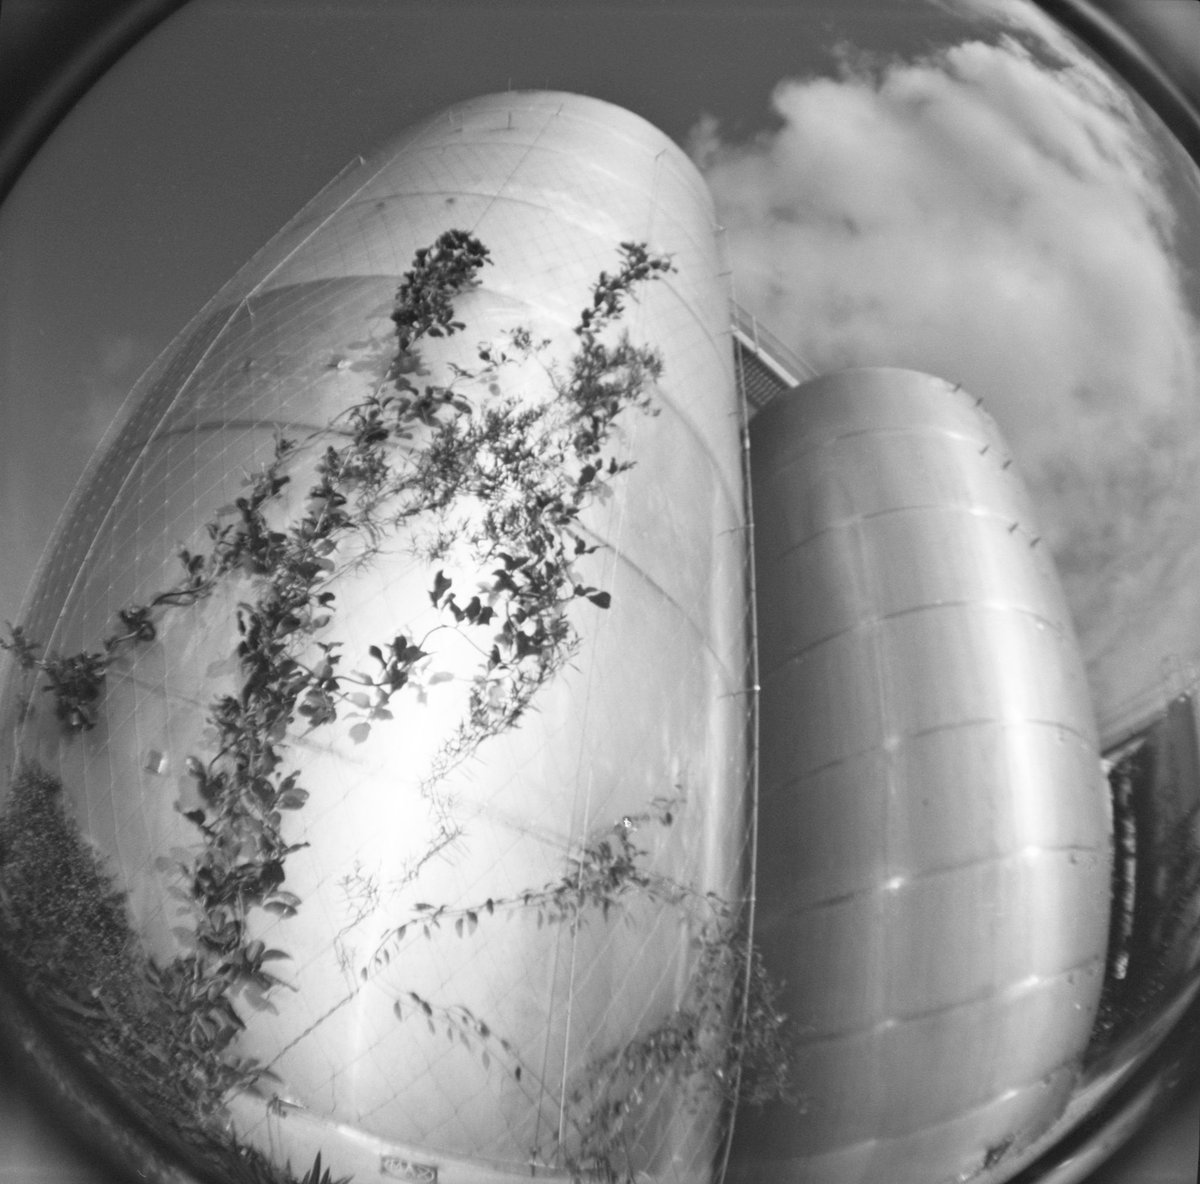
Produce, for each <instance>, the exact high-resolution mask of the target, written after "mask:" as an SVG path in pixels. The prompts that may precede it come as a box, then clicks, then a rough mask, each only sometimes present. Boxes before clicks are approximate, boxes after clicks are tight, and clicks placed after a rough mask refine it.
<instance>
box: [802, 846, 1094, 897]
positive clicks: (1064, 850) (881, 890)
mask: <svg viewBox="0 0 1200 1184" xmlns="http://www.w3.org/2000/svg"><path fill="white" fill-rule="evenodd" d="M1071 852H1078V853H1080V854H1084V855H1095V854H1096V848H1095V847H1087V846H1084V845H1082V844H1079V843H1072V844H1064V845H1062V846H1056V847H1046V846H1041V845H1039V844H1037V843H1030V844H1028V845H1026V846H1025V847H1022V848H1021V849H1020V850H1018V851H1010V852H1007V853H1005V854H1002V855H1001V854H996V855H985V856H981V857H980V858H978V859H968V860H966V861H964V862H963V863H950V864H946V865H945V866H943V867H936V868H927V869H926V870H924V871H920V872H913V873H912V874H907V875H900V874H897V875H896V876H893V877H891V879H901V880H902V881H903V883H900V884H892V883H890V882H889V881H886V880H885V881H883V882H881V883H878V884H873V885H871V886H870V887H867V888H857V889H855V890H853V891H851V892H839V893H838V894H837V895H836V896H823V897H818V898H817V899H815V900H807V901H805V903H804V905H803V910H804V911H805V912H808V911H810V910H811V911H813V912H815V911H817V910H818V909H826V908H833V907H834V906H835V905H840V904H848V903H850V901H852V900H864V899H866V898H868V897H871V896H882V895H884V894H885V893H893V892H900V891H902V890H903V889H904V888H906V887H907V886H908V885H909V884H918V883H922V882H924V881H925V880H930V879H936V878H937V877H938V876H950V875H954V874H956V873H958V872H963V871H966V870H967V869H969V868H975V867H990V866H998V865H1002V864H1006V863H1016V862H1018V861H1019V860H1022V859H1029V858H1031V857H1032V856H1033V854H1034V853H1037V854H1038V855H1057V854H1067V855H1069V854H1070V853H1071ZM781 899H783V900H787V896H786V895H784V896H783V897H782V898H781Z"/></svg>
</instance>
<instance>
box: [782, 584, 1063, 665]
mask: <svg viewBox="0 0 1200 1184" xmlns="http://www.w3.org/2000/svg"><path fill="white" fill-rule="evenodd" d="M945 608H971V609H987V610H989V611H994V612H998V613H1003V614H1004V615H1005V616H1007V617H1017V616H1019V617H1024V618H1027V619H1029V620H1031V621H1034V622H1035V623H1037V624H1042V625H1045V626H1046V628H1047V629H1049V630H1050V631H1051V632H1053V633H1054V634H1056V635H1057V636H1059V637H1067V636H1068V635H1067V631H1066V628H1065V626H1064V625H1063V623H1062V622H1061V621H1055V620H1053V619H1051V618H1050V617H1045V616H1043V615H1042V614H1041V613H1039V612H1035V611H1034V610H1033V609H1031V608H1026V607H1025V606H1024V605H1020V604H1013V603H1007V604H1006V603H1004V602H1001V601H988V600H936V601H933V602H931V603H929V604H913V605H909V606H908V607H906V608H898V609H893V610H892V611H891V612H889V613H880V614H878V615H877V616H873V617H867V616H863V617H859V618H858V619H856V620H855V621H854V622H853V623H851V624H849V625H846V626H845V627H844V628H841V629H838V630H837V631H836V632H834V633H827V634H825V636H823V637H819V638H817V639H816V640H815V641H810V642H809V643H808V644H807V645H806V646H805V647H804V648H803V649H802V650H797V651H796V652H795V653H793V654H789V655H788V656H787V658H786V659H784V661H783V662H782V663H780V664H779V665H778V666H775V667H773V668H772V673H773V672H774V671H775V670H782V669H783V668H784V667H785V666H787V665H788V663H790V662H792V661H794V660H795V659H796V658H801V657H803V656H804V655H806V654H808V653H809V652H810V651H812V650H814V649H819V648H820V647H821V646H823V645H828V644H829V642H831V641H836V640H837V639H838V638H840V637H846V636H848V635H850V634H851V633H855V632H858V631H859V630H863V629H867V628H869V627H871V626H874V625H881V624H883V623H884V622H885V621H894V620H897V619H898V618H900V617H912V616H916V615H917V614H919V613H933V612H937V611H939V610H940V609H945Z"/></svg>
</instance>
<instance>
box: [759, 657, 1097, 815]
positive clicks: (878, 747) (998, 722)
mask: <svg viewBox="0 0 1200 1184" xmlns="http://www.w3.org/2000/svg"><path fill="white" fill-rule="evenodd" d="M772 673H773V672H772V671H768V672H767V673H765V674H764V675H763V677H762V682H763V683H764V684H765V683H766V682H767V681H768V680H769V679H770V677H771V674H772ZM981 726H1000V727H1005V728H1009V727H1019V728H1024V727H1029V726H1033V727H1038V728H1053V729H1055V730H1056V731H1057V732H1059V733H1060V735H1067V736H1071V737H1073V738H1074V739H1075V740H1077V741H1078V742H1079V745H1080V747H1081V748H1083V749H1085V750H1086V751H1088V752H1091V751H1093V750H1094V749H1095V748H1096V737H1095V736H1094V735H1090V734H1088V733H1085V732H1081V731H1080V730H1079V729H1078V728H1075V727H1072V726H1071V725H1070V724H1065V723H1062V722H1061V721H1059V720H1052V719H1007V718H1001V717H986V718H973V719H966V720H955V721H953V722H951V723H946V724H933V725H932V726H930V727H928V728H920V729H919V730H918V731H915V732H906V733H904V735H903V736H902V737H900V739H901V741H904V740H914V739H917V738H918V737H921V736H932V735H936V734H937V733H938V732H951V731H954V730H955V729H956V728H975V727H981ZM892 751H893V749H892V748H891V747H889V746H888V744H887V743H886V741H885V742H882V743H879V744H874V745H871V746H870V747H868V748H856V749H855V750H854V751H853V752H848V753H846V754H845V755H844V756H839V757H837V758H836V759H835V760H832V761H825V762H824V763H823V764H820V765H813V766H811V767H810V768H805V769H801V770H800V772H799V774H798V775H797V776H795V777H794V778H792V779H790V780H788V781H783V782H776V783H775V784H773V785H771V784H768V785H766V786H765V787H764V790H763V792H764V794H773V793H775V792H777V791H778V790H781V789H784V788H787V787H791V786H795V785H798V784H800V783H801V782H802V781H805V780H807V779H808V778H810V777H812V776H815V775H816V774H818V773H824V772H827V771H828V770H830V769H836V768H837V767H838V766H839V765H844V764H848V763H849V762H850V761H854V760H858V759H859V758H860V757H864V756H870V755H871V754H872V753H876V752H887V753H890V752H892ZM1099 763H1100V757H1099V753H1098V752H1097V754H1096V764H1097V768H1099Z"/></svg>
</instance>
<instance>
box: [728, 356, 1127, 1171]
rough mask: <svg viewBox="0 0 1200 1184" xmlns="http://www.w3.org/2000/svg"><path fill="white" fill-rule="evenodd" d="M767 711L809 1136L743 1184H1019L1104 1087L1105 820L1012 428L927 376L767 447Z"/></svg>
mask: <svg viewBox="0 0 1200 1184" xmlns="http://www.w3.org/2000/svg"><path fill="white" fill-rule="evenodd" d="M751 430H752V449H751V458H752V460H751V465H752V473H753V506H754V516H755V551H756V567H757V572H758V576H757V583H758V606H759V626H758V633H759V660H760V669H761V671H762V673H761V683H762V692H761V694H762V706H761V710H762V728H761V737H762V747H761V762H762V781H761V794H760V807H759V808H760V840H759V849H758V872H759V875H758V882H757V891H758V909H757V928H756V936H757V939H758V941H759V942H760V943H761V946H762V948H763V950H764V952H765V956H766V959H767V963H768V966H769V967H770V968H771V969H772V970H773V971H774V972H775V973H776V974H777V975H778V977H779V978H781V979H784V980H786V983H787V986H786V989H785V993H784V998H783V1005H784V1007H785V1009H786V1010H787V1011H788V1013H789V1014H790V1016H791V1018H792V1020H793V1021H794V1022H795V1024H796V1025H797V1026H798V1032H799V1036H798V1049H797V1056H796V1078H797V1083H798V1086H799V1088H800V1089H801V1090H802V1091H803V1092H804V1094H805V1095H806V1097H805V1104H804V1107H803V1110H802V1111H801V1112H798V1111H797V1110H795V1109H792V1108H789V1107H786V1106H784V1105H782V1104H779V1105H773V1106H769V1107H767V1108H766V1109H765V1110H763V1111H762V1112H761V1113H755V1112H753V1111H750V1112H746V1113H743V1114H741V1115H739V1118H738V1123H737V1128H736V1133H735V1148H734V1156H733V1169H732V1171H731V1175H730V1178H731V1179H736V1180H742V1181H758V1180H772V1181H779V1182H781V1184H782V1182H785V1181H788V1182H800V1181H805V1182H812V1184H850V1182H854V1184H867V1182H875V1181H878V1182H879V1184H938V1182H942V1181H946V1182H949V1181H951V1180H965V1179H972V1180H975V1179H980V1180H993V1181H996V1180H1001V1179H1005V1178H1007V1176H1008V1175H1010V1174H1011V1172H1012V1170H1015V1166H1014V1164H1015V1159H1016V1158H1017V1156H1018V1154H1019V1152H1020V1151H1021V1150H1022V1149H1023V1148H1025V1147H1027V1146H1029V1145H1030V1144H1031V1143H1032V1142H1033V1141H1034V1140H1036V1139H1037V1137H1038V1136H1039V1135H1041V1134H1042V1133H1044V1132H1045V1131H1046V1130H1047V1129H1049V1128H1050V1127H1051V1125H1052V1124H1053V1122H1054V1120H1055V1119H1056V1118H1057V1117H1058V1116H1059V1115H1060V1113H1061V1112H1062V1111H1063V1109H1064V1107H1065V1105H1066V1103H1067V1101H1068V1098H1069V1096H1070V1094H1071V1092H1072V1089H1073V1088H1074V1087H1075V1085H1076V1083H1077V1081H1078V1078H1079V1067H1080V1063H1081V1059H1082V1056H1083V1053H1084V1050H1085V1047H1086V1045H1087V1043H1088V1038H1089V1034H1090V1032H1091V1029H1092V1025H1093V1022H1094V1019H1095V1015H1096V1009H1097V1003H1098V998H1099V994H1100V987H1101V980H1102V976H1103V971H1104V959H1105V949H1106V941H1107V930H1108V915H1109V873H1110V827H1111V822H1110V812H1109V811H1110V807H1109V799H1108V792H1107V786H1106V783H1105V780H1104V777H1103V774H1102V772H1101V765H1100V759H1099V753H1098V748H1097V741H1096V734H1095V728H1094V724H1093V721H1092V715H1091V708H1090V703H1089V699H1088V694H1087V688H1086V684H1085V681H1084V676H1083V671H1082V666H1081V662H1080V659H1079V656H1078V653H1077V649H1076V643H1075V640H1074V636H1073V632H1072V628H1071V623H1070V619H1069V616H1068V614H1067V611H1066V609H1065V607H1064V603H1063V600H1062V597H1061V594H1060V591H1059V588H1058V584H1057V579H1056V576H1055V572H1054V569H1053V565H1052V562H1051V559H1050V556H1049V553H1048V549H1047V548H1046V546H1045V545H1044V544H1043V543H1042V541H1041V539H1040V538H1039V536H1038V532H1037V527H1036V525H1035V518H1034V515H1033V513H1032V511H1031V508H1030V506H1029V503H1028V500H1027V498H1026V495H1025V493H1024V491H1023V488H1022V485H1021V482H1020V481H1019V479H1018V478H1017V476H1016V475H1015V472H1014V467H1013V465H1012V463H1011V458H1010V455H1009V453H1008V450H1007V448H1006V447H1005V444H1004V441H1003V439H1002V438H1001V437H1000V435H999V433H998V431H997V429H996V427H995V425H994V424H993V423H992V421H991V420H990V419H989V418H988V417H987V415H986V414H985V413H984V412H983V411H982V410H981V409H979V407H978V406H977V402H976V400H975V399H973V398H971V397H970V396H969V395H968V394H966V393H965V392H963V391H961V390H960V389H958V388H957V387H952V386H951V384H949V383H946V382H943V381H942V380H940V379H935V378H931V377H929V376H926V375H923V374H918V373H914V372H910V371H904V370H894V369H862V370H850V371H845V372H842V373H837V374H832V375H828V376H826V377H823V378H820V379H817V380H814V381H812V382H810V383H807V384H805V385H803V386H800V387H798V388H796V389H794V390H792V391H791V392H789V393H788V394H787V395H785V396H783V397H781V398H780V399H778V400H776V401H774V402H773V403H771V404H770V405H768V406H767V407H766V409H764V410H763V411H762V412H760V413H759V415H758V416H757V417H756V418H755V419H754V421H753V423H752V429H751Z"/></svg>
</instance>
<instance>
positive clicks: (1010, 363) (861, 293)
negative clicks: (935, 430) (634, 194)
mask: <svg viewBox="0 0 1200 1184" xmlns="http://www.w3.org/2000/svg"><path fill="white" fill-rule="evenodd" d="M959 3H960V6H961V3H962V0H959ZM971 3H972V6H973V7H975V8H976V9H981V8H982V9H986V10H988V12H989V13H990V14H991V15H992V16H993V17H998V18H1002V19H1003V20H1004V21H1006V22H1007V23H1010V24H1011V23H1013V22H1014V21H1015V20H1016V17H1017V15H1018V14H1019V13H1024V12H1026V11H1027V9H1026V8H1025V7H1023V6H1019V5H1016V4H1014V3H1011V2H1009V0H971ZM1038 19H1039V20H1041V21H1044V22H1045V23H1044V26H1042V25H1039V24H1036V23H1035V24H1034V25H1033V26H1029V27H1027V28H1026V30H1025V31H1027V32H1028V31H1030V30H1032V32H1033V33H1034V34H1036V37H1035V40H1038V41H1039V43H1040V44H1042V45H1043V46H1044V47H1045V48H1046V49H1047V50H1049V51H1051V53H1052V57H1053V60H1052V61H1050V62H1047V61H1046V60H1043V57H1042V56H1040V55H1039V56H1035V54H1034V52H1033V51H1032V50H1031V49H1030V48H1029V47H1028V45H1027V44H1026V43H1025V42H1026V40H1028V38H1026V39H1024V40H1022V39H1018V38H1017V37H1016V36H1015V35H1013V34H1012V33H1008V32H1006V33H1004V34H1003V35H1001V36H1000V38H999V40H998V41H996V42H995V43H988V42H984V41H981V40H971V41H966V42H963V43H961V44H958V45H955V46H953V47H952V48H949V49H946V50H944V51H942V52H939V53H937V54H935V55H932V56H930V57H928V58H925V59H922V60H919V61H915V62H890V63H882V64H880V63H874V64H873V63H871V62H870V61H867V62H863V61H852V60H851V59H850V58H849V57H847V58H846V59H844V61H843V64H842V71H841V74H840V76H839V77H837V78H836V79H813V80H805V81H786V82H782V83H780V85H779V86H778V87H777V89H776V91H775V94H774V96H773V103H774V107H775V111H776V113H777V115H778V116H779V118H780V120H781V124H782V125H781V127H780V128H779V130H777V131H775V132H773V133H771V134H768V135H766V136H764V137H762V138H760V139H758V140H757V141H755V142H753V143H751V144H742V145H736V144H727V143H724V142H722V140H721V138H720V135H719V129H718V128H716V127H715V125H714V124H713V122H712V121H711V120H708V121H703V122H702V123H701V124H700V125H699V126H698V127H697V129H696V131H695V133H694V135H693V142H692V149H693V152H694V154H695V156H696V158H697V160H698V161H699V162H700V163H701V165H702V167H704V169H705V171H706V174H707V177H708V180H709V183H710V185H711V186H712V189H713V191H714V194H715V196H716V199H717V204H718V210H719V212H720V216H721V219H722V221H723V222H724V224H725V225H726V226H727V227H728V230H729V235H730V246H731V251H732V254H733V258H734V265H735V269H736V272H737V276H738V288H739V292H738V295H739V299H740V300H741V301H742V303H743V304H745V305H746V306H747V307H749V308H750V309H751V311H753V312H755V313H756V315H758V316H759V317H760V318H761V319H762V320H763V321H764V323H765V324H766V326H767V327H768V328H769V329H770V330H771V331H772V332H774V333H775V334H776V335H777V336H779V337H780V338H781V339H782V340H783V341H784V342H785V343H786V344H787V345H789V346H791V347H792V348H793V349H795V350H796V351H797V352H798V353H800V354H801V355H802V356H803V357H805V358H806V359H808V360H810V361H811V362H813V363H814V364H815V365H816V367H817V368H818V369H819V370H823V371H824V370H832V369H836V368H840V367H843V366H847V365H870V364H878V365H899V366H909V367H913V368H917V369H924V370H928V371H931V372H933V373H936V374H940V375H942V376H944V377H946V378H948V379H951V380H954V381H958V382H961V383H962V384H963V385H964V386H965V387H966V388H967V389H969V390H971V391H972V392H974V393H976V394H979V395H982V396H983V397H984V399H985V402H986V405H987V407H988V409H989V410H990V411H991V412H992V414H993V415H994V416H995V417H996V419H997V420H998V421H999V423H1000V425H1001V427H1002V429H1003V430H1004V431H1005V433H1006V435H1007V436H1008V438H1009V440H1010V442H1011V443H1012V445H1013V448H1014V452H1015V453H1016V456H1017V459H1018V463H1019V464H1020V466H1021V468H1022V471H1023V473H1024V475H1025V477H1026V480H1027V481H1028V483H1029V484H1030V486H1031V488H1032V490H1033V492H1034V495H1035V498H1036V499H1037V501H1038V503H1039V506H1040V507H1041V512H1042V519H1043V523H1042V525H1043V528H1044V530H1045V532H1046V534H1047V536H1048V537H1049V539H1050V540H1051V542H1052V545H1053V546H1054V548H1055V552H1056V554H1057V556H1058V559H1059V564H1060V570H1061V571H1062V574H1063V577H1064V583H1065V585H1066V587H1067V592H1068V597H1069V599H1070V601H1071V603H1072V606H1073V609H1074V611H1075V614H1076V619H1077V624H1078V625H1079V627H1080V632H1081V637H1082V640H1083V642H1084V648H1085V654H1086V656H1087V657H1088V658H1089V660H1091V662H1092V663H1093V666H1094V667H1097V666H1098V665H1100V664H1103V662H1104V661H1105V660H1106V655H1107V656H1108V657H1111V653H1110V651H1111V648H1112V646H1113V645H1114V643H1115V638H1116V637H1117V635H1118V634H1128V633H1129V632H1130V630H1131V629H1135V630H1136V627H1137V620H1136V618H1137V617H1138V616H1139V615H1140V616H1141V617H1142V618H1144V619H1145V621H1146V625H1147V628H1149V625H1150V622H1151V620H1153V621H1154V623H1155V625H1156V627H1161V625H1162V622H1161V620H1159V616H1160V614H1161V612H1162V608H1163V602H1164V597H1166V598H1168V599H1169V598H1170V597H1174V600H1173V601H1172V607H1171V612H1172V613H1173V614H1174V617H1175V619H1176V623H1177V627H1176V628H1175V629H1174V632H1173V633H1172V637H1171V639H1170V640H1164V641H1163V642H1162V645H1164V646H1169V647H1179V646H1180V645H1183V644H1184V642H1183V641H1181V640H1180V639H1181V638H1184V639H1186V644H1187V646H1188V647H1189V648H1190V649H1191V650H1195V649H1196V648H1198V646H1197V641H1198V640H1200V634H1198V633H1197V632H1196V630H1197V628H1200V610H1198V609H1197V604H1196V597H1195V595H1194V594H1192V593H1191V592H1190V590H1187V591H1186V594H1185V591H1184V590H1183V589H1182V586H1181V581H1183V580H1184V576H1183V574H1181V572H1180V570H1179V555H1180V551H1181V549H1190V551H1192V552H1194V551H1195V547H1194V543H1193V535H1194V534H1195V532H1196V530H1197V529H1198V527H1197V526H1196V525H1195V524H1196V523H1200V499H1198V498H1197V496H1196V491H1195V488H1194V486H1195V484H1196V482H1195V480H1194V479H1193V477H1192V474H1193V473H1195V472H1198V471H1200V444H1198V425H1200V416H1198V414H1197V390H1198V382H1197V379H1198V377H1200V345H1198V340H1200V338H1198V333H1197V326H1196V323H1195V321H1194V319H1193V316H1192V314H1191V312H1190V311H1189V309H1188V308H1187V305H1186V302H1185V298H1184V294H1183V289H1182V285H1181V281H1180V275H1179V271H1178V263H1177V260H1176V258H1175V253H1174V246H1173V242H1172V233H1173V227H1174V219H1175V217H1176V214H1175V211H1174V208H1173V205H1172V202H1171V200H1170V199H1169V197H1168V195H1167V194H1166V193H1165V192H1164V183H1163V180H1162V176H1161V170H1160V165H1159V157H1158V155H1157V150H1156V148H1155V145H1154V142H1153V140H1152V138H1151V137H1150V135H1149V134H1148V132H1147V131H1146V129H1145V128H1144V127H1143V125H1142V123H1141V122H1140V120H1139V117H1138V114H1137V111H1136V109H1135V107H1134V105H1133V103H1132V102H1131V100H1130V99H1129V98H1128V97H1127V96H1126V95H1125V93H1124V92H1123V91H1122V90H1121V89H1120V88H1119V87H1118V86H1117V85H1116V84H1115V83H1113V82H1112V81H1111V80H1110V79H1109V77H1108V76H1107V75H1106V74H1105V73H1104V72H1103V71H1102V70H1101V69H1100V68H1099V67H1097V66H1096V65H1095V64H1094V63H1092V62H1091V61H1090V60H1088V59H1086V58H1085V57H1083V56H1082V54H1080V53H1079V52H1078V51H1076V50H1075V49H1074V47H1073V46H1072V44H1071V43H1070V42H1069V41H1068V40H1067V39H1066V37H1065V35H1063V34H1061V33H1060V32H1059V31H1057V29H1055V28H1054V27H1053V26H1052V25H1050V23H1049V22H1048V21H1046V20H1045V18H1038ZM1166 584H1171V587H1172V589H1173V590H1172V591H1171V592H1170V594H1169V596H1168V593H1167V592H1166V591H1165V590H1164V588H1165V585H1166ZM1131 614H1132V615H1131ZM1154 661H1155V662H1156V663H1157V662H1158V658H1155V659H1154ZM1093 675H1094V678H1096V679H1098V680H1100V681H1101V682H1104V681H1105V679H1106V678H1107V677H1108V675H1107V674H1106V673H1105V672H1104V671H1102V670H1098V669H1094V670H1093ZM1106 693H1107V692H1106Z"/></svg>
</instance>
